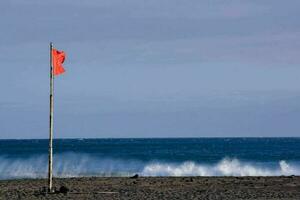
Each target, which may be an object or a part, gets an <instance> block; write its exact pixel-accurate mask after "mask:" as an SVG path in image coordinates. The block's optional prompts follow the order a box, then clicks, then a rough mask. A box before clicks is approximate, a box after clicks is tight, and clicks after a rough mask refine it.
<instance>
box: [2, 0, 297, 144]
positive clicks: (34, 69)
mask: <svg viewBox="0 0 300 200" xmlns="http://www.w3.org/2000/svg"><path fill="white" fill-rule="evenodd" d="M299 9H300V1H299V0H289V1H282V0H264V1H262V0H252V1H242V0H231V1H221V0H204V1H199V0H189V1H183V0H152V1H149V0H101V1H96V0H51V1H40V0H26V1H24V0H2V1H0V24H1V30H0V69H1V73H0V75H1V78H0V91H1V93H0V139H12V138H17V139H21V138H26V139H28V138H48V134H49V133H48V129H49V42H53V43H54V47H55V48H57V49H59V50H64V51H65V52H66V54H67V59H66V61H65V63H64V67H65V69H66V73H65V74H64V75H61V76H57V77H56V78H55V89H54V90H55V94H54V101H55V102H54V127H55V128H54V137H55V138H115V137H279V136H298V137H299V136H300V123H299V119H300V66H299V64H300V54H299V53H300V21H299V18H300V12H299Z"/></svg>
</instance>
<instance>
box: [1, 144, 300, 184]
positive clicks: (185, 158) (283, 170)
mask: <svg viewBox="0 0 300 200" xmlns="http://www.w3.org/2000/svg"><path fill="white" fill-rule="evenodd" d="M47 159H48V140H39V139H36V140H0V179H12V178H40V177H46V175H47ZM136 173H137V174H140V175H142V176H274V175H275V176H277V175H278V176H279V175H300V138H177V139H175V138H174V139H56V140H54V175H55V176H57V177H76V176H131V175H133V174H136Z"/></svg>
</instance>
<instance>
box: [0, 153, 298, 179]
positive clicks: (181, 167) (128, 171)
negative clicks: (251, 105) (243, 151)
mask: <svg viewBox="0 0 300 200" xmlns="http://www.w3.org/2000/svg"><path fill="white" fill-rule="evenodd" d="M53 168H54V176H56V177H80V176H106V177H110V176H131V175H133V174H136V173H137V174H140V175H141V176H281V175H286V176H287V175H300V165H299V164H296V163H288V162H286V161H284V160H282V161H279V162H278V163H271V164H270V163H255V162H254V163H253V162H244V161H240V160H238V159H232V158H224V159H222V160H220V161H219V162H217V163H214V164H205V163H198V162H194V161H186V162H181V163H169V162H163V161H152V162H143V161H138V160H122V159H111V158H99V157H96V156H90V155H87V154H76V153H63V154H58V155H54V166H53ZM46 175H47V155H40V156H32V157H30V158H10V157H5V156H0V179H16V178H46Z"/></svg>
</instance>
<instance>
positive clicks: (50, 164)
mask: <svg viewBox="0 0 300 200" xmlns="http://www.w3.org/2000/svg"><path fill="white" fill-rule="evenodd" d="M52 48H53V45H52V42H50V120H49V163H48V186H49V192H52V177H53V175H52V165H53V147H52V143H53V142H52V140H53V91H54V90H53V84H54V73H53V72H54V68H53V63H52Z"/></svg>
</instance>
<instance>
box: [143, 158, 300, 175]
mask: <svg viewBox="0 0 300 200" xmlns="http://www.w3.org/2000/svg"><path fill="white" fill-rule="evenodd" d="M142 175H144V176H280V175H300V168H299V166H298V167H297V166H291V165H290V164H288V163H287V162H286V161H284V160H282V161H280V162H279V163H278V165H277V167H276V166H275V167H270V166H269V167H268V166H264V165H262V164H260V165H259V164H251V163H244V162H240V161H239V160H237V159H228V158H226V159H223V160H222V161H220V162H219V163H217V164H214V165H205V164H197V163H195V162H184V163H180V164H168V163H153V164H149V165H147V166H145V168H144V169H143V171H142Z"/></svg>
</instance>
